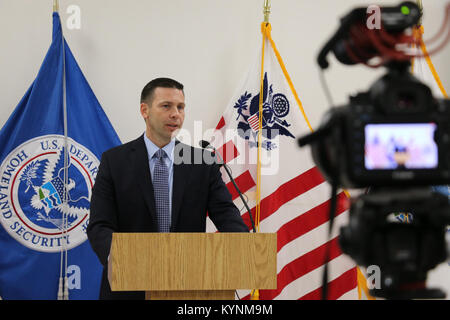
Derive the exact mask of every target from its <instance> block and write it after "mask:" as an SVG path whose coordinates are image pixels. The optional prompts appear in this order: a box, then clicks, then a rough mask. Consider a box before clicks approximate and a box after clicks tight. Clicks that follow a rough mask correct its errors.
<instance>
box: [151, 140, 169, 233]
mask: <svg viewBox="0 0 450 320" xmlns="http://www.w3.org/2000/svg"><path fill="white" fill-rule="evenodd" d="M166 156H167V155H166V153H165V152H164V150H162V149H159V150H158V151H157V152H155V154H154V155H153V157H156V163H155V168H154V171H153V190H154V193H155V204H156V216H157V219H158V225H159V232H169V231H170V212H169V170H168V169H167V166H166V164H165V163H164V157H166Z"/></svg>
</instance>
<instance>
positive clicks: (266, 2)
mask: <svg viewBox="0 0 450 320" xmlns="http://www.w3.org/2000/svg"><path fill="white" fill-rule="evenodd" d="M263 13H264V22H266V23H269V15H270V0H264V11H263Z"/></svg>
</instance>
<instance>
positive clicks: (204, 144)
mask: <svg viewBox="0 0 450 320" xmlns="http://www.w3.org/2000/svg"><path fill="white" fill-rule="evenodd" d="M199 145H200V147H201V148H202V149H212V151H213V154H214V155H217V156H218V157H219V159H220V162H221V163H219V166H223V168H224V169H225V171H226V173H227V174H228V177H229V178H230V180H231V182H232V183H233V186H234V188H235V189H236V191H237V192H238V194H239V197H240V198H241V200H242V202H243V203H244V206H245V208H246V209H247V212H248V215H249V216H250V221H251V223H252V228H253V232H256V228H255V222H254V221H253V216H252V212H251V210H250V208H249V206H248V204H247V201H245V200H244V196H243V195H242V192H241V190H239V187H238V186H237V184H236V182H235V181H234V179H233V176H232V175H231V172H230V169H229V168H228V166H227V165H226V164H225V162H224V161H223V158H222V156H221V155H220V153H219V152H217V150H216V148H214V147H213V146H212V145H211V143H209V142H208V141H206V140H201V141H200V142H199Z"/></svg>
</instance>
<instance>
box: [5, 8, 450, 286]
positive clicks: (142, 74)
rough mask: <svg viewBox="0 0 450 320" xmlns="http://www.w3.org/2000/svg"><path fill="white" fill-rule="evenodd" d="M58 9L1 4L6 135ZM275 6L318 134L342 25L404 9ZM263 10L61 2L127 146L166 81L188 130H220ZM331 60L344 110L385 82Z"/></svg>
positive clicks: (69, 35)
mask: <svg viewBox="0 0 450 320" xmlns="http://www.w3.org/2000/svg"><path fill="white" fill-rule="evenodd" d="M52 2H53V1H52V0H0V127H2V126H3V124H4V123H5V122H6V120H7V119H8V117H9V115H10V114H11V112H12V111H13V109H14V108H15V107H16V105H17V103H18V102H19V100H20V99H21V98H22V96H23V95H24V93H25V91H26V90H27V89H28V87H29V86H30V84H31V82H32V81H33V79H34V78H35V76H36V74H37V72H38V70H39V67H40V65H41V63H42V61H43V58H44V55H45V53H46V52H47V50H48V47H49V45H50V41H51V31H52V28H51V23H52V20H51V13H52ZM423 2H424V6H425V17H424V21H423V24H424V27H425V32H426V33H425V38H426V39H427V38H430V37H431V36H432V35H434V34H435V32H437V30H438V29H439V27H440V25H441V23H442V21H443V18H444V16H443V11H442V9H443V7H444V3H446V2H447V1H444V0H424V1H423ZM271 3H272V14H271V16H270V22H271V23H272V28H273V31H272V36H273V38H274V40H275V42H276V44H277V46H278V49H279V50H280V52H281V54H282V57H283V59H284V61H285V64H286V66H287V69H288V71H289V73H290V74H291V78H292V80H293V82H294V85H295V87H296V89H297V91H298V93H299V95H300V99H301V100H302V102H303V104H304V107H305V109H306V112H307V115H308V117H309V118H310V121H311V123H312V125H313V127H314V128H315V127H317V125H318V124H319V121H320V119H321V116H322V114H323V113H324V111H325V110H326V109H327V108H328V106H327V103H326V99H325V97H324V94H323V92H322V89H321V86H320V83H319V78H318V73H317V70H318V67H317V65H316V62H315V61H316V55H317V52H318V50H319V49H320V47H321V46H322V45H323V44H324V42H325V41H326V40H327V39H328V37H329V36H330V35H331V33H332V32H334V31H335V29H336V27H337V25H338V19H339V17H341V16H342V15H343V14H345V13H347V12H348V11H349V10H350V8H352V7H354V6H356V5H365V6H368V5H369V4H380V5H383V4H397V3H398V1H387V0H386V1H385V0H383V1H377V0H339V1H336V0H314V1H313V0H278V1H277V0H272V1H271ZM72 4H75V5H78V6H79V7H80V9H81V29H79V30H70V29H68V28H67V26H66V21H67V19H68V18H69V16H70V15H69V14H67V13H66V9H67V7H68V6H69V5H72ZM262 5H263V0H221V1H219V0H129V1H125V0H121V1H119V0H61V1H60V6H61V8H60V12H61V18H62V21H63V26H64V33H65V36H66V39H67V41H68V43H69V45H70V47H71V49H72V52H73V53H74V55H75V57H76V59H77V61H78V63H79V65H80V67H81V69H82V70H83V72H84V74H85V76H86V78H87V79H88V81H89V83H90V85H91V87H92V89H93V90H94V92H95V94H96V95H97V98H98V99H99V101H100V103H101V104H102V106H103V108H104V110H105V112H106V114H107V115H108V117H109V119H110V121H111V122H112V124H113V126H114V128H115V129H116V131H117V133H118V135H119V137H120V138H121V140H122V141H123V142H125V141H129V140H131V139H134V138H135V137H137V136H138V135H140V134H141V133H142V132H143V131H144V123H143V121H142V120H141V117H140V114H139V97H140V92H141V90H142V87H143V86H144V85H145V84H146V83H147V82H148V81H149V80H151V79H153V78H155V77H159V76H168V77H173V78H175V79H178V80H179V81H181V82H182V83H184V85H185V92H186V99H187V109H186V110H187V116H186V120H185V126H184V128H185V129H188V130H191V131H193V128H194V121H202V127H203V130H206V129H208V128H213V127H215V126H216V124H217V122H218V121H219V119H220V116H221V115H222V113H223V110H224V108H225V107H226V105H227V104H228V103H229V99H230V97H231V95H232V94H233V93H234V91H235V90H236V86H237V83H238V82H239V81H240V80H241V78H242V76H243V75H244V74H245V73H246V71H247V68H248V67H249V65H250V63H251V61H252V59H254V57H255V54H256V50H258V49H259V48H260V45H261V44H260V43H261V34H260V23H261V22H262V19H263V15H262ZM449 58H450V45H448V46H447V47H446V48H445V49H444V50H443V51H441V52H440V53H439V54H437V55H435V56H433V57H432V59H433V62H434V64H435V66H436V69H437V70H438V72H439V74H440V76H441V79H442V81H443V83H444V86H445V88H446V90H447V91H448V92H450V61H449V60H450V59H449ZM332 61H333V63H332V68H331V70H330V71H328V72H327V79H328V82H329V84H330V87H331V91H332V94H333V97H334V100H335V101H336V102H338V103H344V102H346V101H347V96H348V95H349V94H350V93H355V92H356V91H358V90H365V89H367V87H368V86H369V85H370V84H371V83H372V82H373V81H374V80H375V78H376V77H377V76H379V75H380V74H381V73H382V70H376V71H374V70H369V69H367V68H365V67H362V66H356V67H344V66H342V65H340V64H338V63H336V62H334V59H332ZM192 134H193V133H192ZM193 142H194V143H195V142H196V141H193ZM443 267H444V268H445V265H443ZM447 270H448V269H446V270H444V271H441V270H439V271H438V272H437V274H435V276H434V277H433V281H431V282H432V283H437V284H438V283H439V281H440V279H442V278H443V276H442V275H444V274H447V275H448V271H447ZM436 276H437V277H436ZM444 277H446V276H444ZM449 291H450V290H449Z"/></svg>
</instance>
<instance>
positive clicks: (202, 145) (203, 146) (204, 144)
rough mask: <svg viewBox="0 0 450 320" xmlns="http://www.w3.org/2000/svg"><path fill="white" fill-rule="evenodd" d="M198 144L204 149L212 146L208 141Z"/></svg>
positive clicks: (201, 141)
mask: <svg viewBox="0 0 450 320" xmlns="http://www.w3.org/2000/svg"><path fill="white" fill-rule="evenodd" d="M198 144H199V145H200V147H202V148H203V149H204V148H207V147H208V146H209V145H210V143H209V142H208V141H206V140H200V142H199V143H198Z"/></svg>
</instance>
